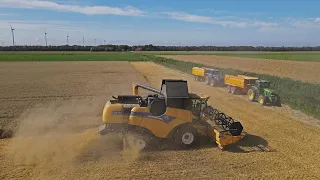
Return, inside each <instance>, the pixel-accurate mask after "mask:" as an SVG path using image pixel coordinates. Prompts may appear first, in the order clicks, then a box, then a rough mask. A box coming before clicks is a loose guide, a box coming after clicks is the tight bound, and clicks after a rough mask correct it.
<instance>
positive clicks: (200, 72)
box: [192, 67, 205, 77]
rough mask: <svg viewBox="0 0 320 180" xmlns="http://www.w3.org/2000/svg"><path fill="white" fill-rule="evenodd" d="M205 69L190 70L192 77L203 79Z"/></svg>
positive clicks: (195, 68) (194, 68)
mask: <svg viewBox="0 0 320 180" xmlns="http://www.w3.org/2000/svg"><path fill="white" fill-rule="evenodd" d="M204 74H205V69H204V68H200V67H193V68H192V75H195V76H201V77H204Z"/></svg>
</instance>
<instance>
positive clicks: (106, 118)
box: [102, 102, 127, 123]
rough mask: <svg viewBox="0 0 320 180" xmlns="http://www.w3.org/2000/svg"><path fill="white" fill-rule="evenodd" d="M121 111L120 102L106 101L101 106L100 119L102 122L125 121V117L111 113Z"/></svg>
mask: <svg viewBox="0 0 320 180" xmlns="http://www.w3.org/2000/svg"><path fill="white" fill-rule="evenodd" d="M114 111H116V112H121V111H123V106H122V104H110V102H107V103H106V105H105V106H104V108H103V113H102V120H103V122H104V123H127V120H125V119H127V118H124V117H123V115H121V114H120V115H119V114H113V112H114Z"/></svg>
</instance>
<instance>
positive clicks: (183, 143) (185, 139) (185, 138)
mask: <svg viewBox="0 0 320 180" xmlns="http://www.w3.org/2000/svg"><path fill="white" fill-rule="evenodd" d="M196 133H197V131H196V130H195V129H194V128H192V127H189V126H187V127H182V128H179V129H178V130H177V132H176V134H175V137H174V141H175V143H176V144H177V145H178V146H180V147H183V148H187V147H191V146H193V145H194V144H195V142H196Z"/></svg>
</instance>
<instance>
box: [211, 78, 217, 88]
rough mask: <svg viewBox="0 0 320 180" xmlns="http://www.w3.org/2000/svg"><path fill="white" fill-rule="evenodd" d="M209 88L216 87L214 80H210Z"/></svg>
mask: <svg viewBox="0 0 320 180" xmlns="http://www.w3.org/2000/svg"><path fill="white" fill-rule="evenodd" d="M210 86H212V87H214V86H216V80H215V79H211V80H210Z"/></svg>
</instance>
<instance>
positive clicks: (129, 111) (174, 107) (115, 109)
mask: <svg viewBox="0 0 320 180" xmlns="http://www.w3.org/2000/svg"><path fill="white" fill-rule="evenodd" d="M138 88H143V89H146V90H148V91H151V92H153V93H155V94H151V95H148V96H146V97H142V96H139V95H138ZM113 98H114V100H110V101H108V102H107V103H106V105H105V107H104V109H103V116H102V117H103V122H104V125H102V126H101V127H100V130H99V131H100V133H101V134H102V135H103V134H106V133H110V132H121V133H124V134H127V133H130V132H133V133H134V134H136V135H135V136H134V138H133V140H132V141H131V143H132V144H133V145H134V146H136V147H138V148H139V149H140V150H142V149H144V148H146V147H148V146H149V144H151V143H152V141H153V140H152V139H153V138H160V139H170V140H172V141H173V142H174V143H175V144H177V145H179V146H182V147H189V146H192V145H194V143H195V142H196V141H197V140H199V138H200V137H201V136H202V137H211V138H212V139H213V140H214V141H215V142H216V143H217V144H218V147H219V148H220V149H223V147H225V146H227V145H229V144H233V143H236V142H238V141H239V140H240V139H242V138H243V137H244V133H243V132H242V130H243V127H242V125H241V123H240V122H238V121H236V120H234V119H233V118H231V117H229V116H227V115H226V114H225V113H223V112H220V111H219V110H217V109H215V108H213V107H212V106H209V105H207V101H208V99H209V97H208V96H205V95H203V94H195V93H189V92H188V84H187V81H184V80H170V79H165V80H162V85H161V89H160V90H158V89H154V88H152V87H149V86H146V85H142V84H138V83H133V95H119V96H118V97H113Z"/></svg>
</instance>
